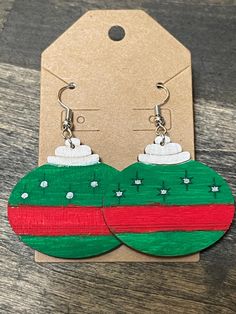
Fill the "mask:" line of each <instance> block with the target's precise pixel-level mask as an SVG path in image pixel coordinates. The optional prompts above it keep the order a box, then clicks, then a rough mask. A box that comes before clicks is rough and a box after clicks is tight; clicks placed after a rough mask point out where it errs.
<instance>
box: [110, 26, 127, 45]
mask: <svg viewBox="0 0 236 314" xmlns="http://www.w3.org/2000/svg"><path fill="white" fill-rule="evenodd" d="M108 36H109V38H110V39H111V40H113V41H120V40H122V39H123V38H124V37H125V30H124V28H123V27H122V26H120V25H114V26H112V27H111V28H110V29H109V31H108Z"/></svg>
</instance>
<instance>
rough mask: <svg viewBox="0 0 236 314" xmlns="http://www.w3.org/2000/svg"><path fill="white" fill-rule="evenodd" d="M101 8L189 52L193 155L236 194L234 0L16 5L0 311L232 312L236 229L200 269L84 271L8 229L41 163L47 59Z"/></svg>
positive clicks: (3, 148) (0, 51)
mask: <svg viewBox="0 0 236 314" xmlns="http://www.w3.org/2000/svg"><path fill="white" fill-rule="evenodd" d="M3 2H5V3H6V4H7V6H8V5H11V3H12V2H11V1H8V0H5V1H3ZM3 2H2V1H1V4H2V3H3ZM0 8H1V9H0V10H1V13H0V16H3V15H4V16H6V15H5V13H4V12H6V11H4V10H5V7H4V8H2V7H1V6H0ZM96 8H141V9H142V8H143V9H145V10H146V11H147V12H148V13H149V14H151V15H152V16H153V17H154V18H156V19H158V21H159V22H160V23H162V25H163V26H164V27H166V28H167V29H168V30H169V31H170V32H171V33H172V34H173V35H174V36H175V37H177V38H178V39H180V41H182V42H183V43H184V44H185V45H186V46H187V47H188V48H190V50H191V51H192V57H193V73H194V81H193V84H194V96H195V97H194V102H195V123H196V128H195V130H196V151H197V156H196V157H197V160H199V161H201V162H204V163H206V164H208V165H209V166H210V167H213V168H214V169H215V170H216V171H217V172H219V173H220V174H221V175H223V176H224V177H225V178H226V179H227V180H228V182H230V185H231V187H232V189H233V192H234V194H235V192H236V184H235V182H236V173H235V138H236V130H235V127H234V117H235V115H236V109H235V98H236V92H235V88H234V82H235V64H234V63H233V60H234V59H235V56H234V53H235V41H234V40H233V38H234V33H235V28H236V25H235V9H236V8H235V1H230V0H225V1H223V0H209V1H194V0H183V1H170V0H168V1H158V0H157V1H153V0H148V1H138V0H127V1H119V3H118V2H111V1H96V0H91V1H87V0H86V1H77V0H71V1H69V2H68V1H66V0H50V1H46V0H42V1H29V0H17V1H14V5H13V7H12V9H11V12H10V13H8V15H7V19H6V18H5V17H4V21H5V22H4V28H2V27H0V32H1V33H0V41H1V46H0V117H1V118H0V133H1V142H0V160H1V162H0V173H1V200H0V202H1V211H0V229H1V239H0V269H1V270H0V313H10V314H11V313H12V314H13V313H14V314H15V313H32V314H38V313H44V314H49V313H57V314H64V313H70V314H71V313H181V314H182V313H188V314H189V313H190V314H192V313H194V314H195V313H196V314H199V313H200V314H202V313H203V314H208V313H223V314H231V313H232V314H233V313H235V311H236V302H235V300H236V290H235V285H236V240H235V237H236V228H235V224H234V225H233V227H232V228H231V230H230V231H229V232H228V233H227V235H226V236H225V237H224V239H223V240H221V241H220V242H219V243H218V244H217V245H215V246H214V247H212V248H211V249H210V250H207V251H205V252H204V253H203V254H202V255H201V261H200V263H197V264H169V263H168V264H165V263H163V264H156V263H148V264H147V263H146V264H142V263H138V264H135V263H134V264H132V263H129V264H122V263H115V264H80V265H79V266H78V265H76V264H43V265H42V264H41V265H38V264H36V263H35V262H34V261H33V252H32V250H31V249H29V248H28V247H26V246H24V245H23V244H22V243H20V242H19V241H18V240H17V237H16V236H15V235H14V233H13V232H12V231H11V229H10V227H9V225H8V223H7V219H6V204H7V199H8V196H9V194H10V190H11V188H12V187H13V185H14V184H15V183H16V182H17V181H18V180H19V179H20V178H21V177H22V176H23V175H24V174H25V173H26V172H28V171H29V170H31V169H33V168H34V167H36V165H37V151H38V122H39V72H38V69H39V62H40V58H39V56H40V52H41V51H42V50H43V49H44V48H45V47H46V46H47V45H48V44H49V43H50V42H51V41H52V40H53V39H54V38H56V37H57V36H58V35H59V34H60V33H61V32H63V31H64V30H65V29H66V28H67V27H68V26H69V25H70V24H71V23H72V22H74V21H75V20H76V19H77V18H78V17H79V16H80V15H81V14H82V13H83V12H85V11H86V10H88V9H96ZM26 21H27V22H26Z"/></svg>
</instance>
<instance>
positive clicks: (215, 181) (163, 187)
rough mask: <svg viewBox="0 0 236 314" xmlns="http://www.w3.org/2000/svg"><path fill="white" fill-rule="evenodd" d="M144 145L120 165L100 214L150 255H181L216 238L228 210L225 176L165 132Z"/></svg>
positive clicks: (231, 204)
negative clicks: (141, 151)
mask: <svg viewBox="0 0 236 314" xmlns="http://www.w3.org/2000/svg"><path fill="white" fill-rule="evenodd" d="M161 141H162V137H159V136H158V137H157V138H156V140H155V144H151V145H147V147H146V149H145V154H140V155H139V156H138V160H139V162H137V163H134V164H133V165H131V166H129V167H127V168H126V169H124V170H123V171H122V172H121V173H120V174H118V175H117V176H116V178H115V180H113V181H112V182H111V183H110V186H109V187H108V189H107V191H106V197H105V202H106V208H105V209H104V216H105V219H106V221H107V224H108V225H109V227H110V229H111V231H112V232H113V233H114V234H115V235H116V236H117V238H118V239H120V240H121V241H122V242H123V243H124V244H126V245H127V246H129V247H131V248H133V249H135V250H138V251H140V252H142V253H146V254H151V255H154V256H181V255H187V254H192V253H195V252H198V251H201V250H203V249H205V248H207V247H209V246H210V245H212V244H213V243H215V242H216V241H217V240H219V239H220V238H221V237H222V236H223V235H224V233H225V232H226V231H227V229H228V228H229V226H230V224H231V222H232V219H233V215H234V199H233V196H232V194H231V191H230V188H229V186H228V184H227V182H226V181H225V180H224V179H223V178H222V177H221V176H220V175H219V174H217V173H216V172H215V171H214V170H213V169H211V168H209V167H208V166H206V165H204V164H202V163H200V162H197V161H194V160H190V153H189V152H183V151H182V148H181V146H180V145H179V144H177V143H170V139H169V137H167V136H165V145H163V146H162V145H161Z"/></svg>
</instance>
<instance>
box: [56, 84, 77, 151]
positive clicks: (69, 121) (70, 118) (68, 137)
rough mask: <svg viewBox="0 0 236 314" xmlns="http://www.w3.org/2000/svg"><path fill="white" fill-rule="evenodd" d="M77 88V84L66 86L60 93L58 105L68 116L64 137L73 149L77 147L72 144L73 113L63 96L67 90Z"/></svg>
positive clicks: (64, 122) (65, 122) (65, 121)
mask: <svg viewBox="0 0 236 314" xmlns="http://www.w3.org/2000/svg"><path fill="white" fill-rule="evenodd" d="M75 87H76V84H75V83H73V82H72V83H69V84H67V85H66V86H64V87H62V88H61V89H60V90H59V92H58V98H57V100H58V103H59V104H60V105H61V106H62V108H64V109H65V112H66V116H65V120H64V121H63V123H62V136H63V138H64V139H65V140H68V141H69V143H70V147H71V148H75V145H74V144H73V143H72V140H71V138H72V128H73V111H72V110H71V109H70V108H69V107H68V106H67V105H66V104H64V102H63V101H62V94H63V92H64V91H65V90H67V89H74V88H75Z"/></svg>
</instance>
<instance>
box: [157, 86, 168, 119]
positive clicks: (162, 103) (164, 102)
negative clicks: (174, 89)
mask: <svg viewBox="0 0 236 314" xmlns="http://www.w3.org/2000/svg"><path fill="white" fill-rule="evenodd" d="M156 87H157V88H158V89H163V90H164V91H165V94H166V97H165V99H164V100H163V101H162V102H161V103H160V104H157V105H155V112H156V114H160V112H161V109H160V108H161V106H163V105H165V104H166V103H167V102H168V101H169V99H170V91H169V89H168V88H167V87H166V86H165V85H164V84H163V83H157V84H156Z"/></svg>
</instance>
